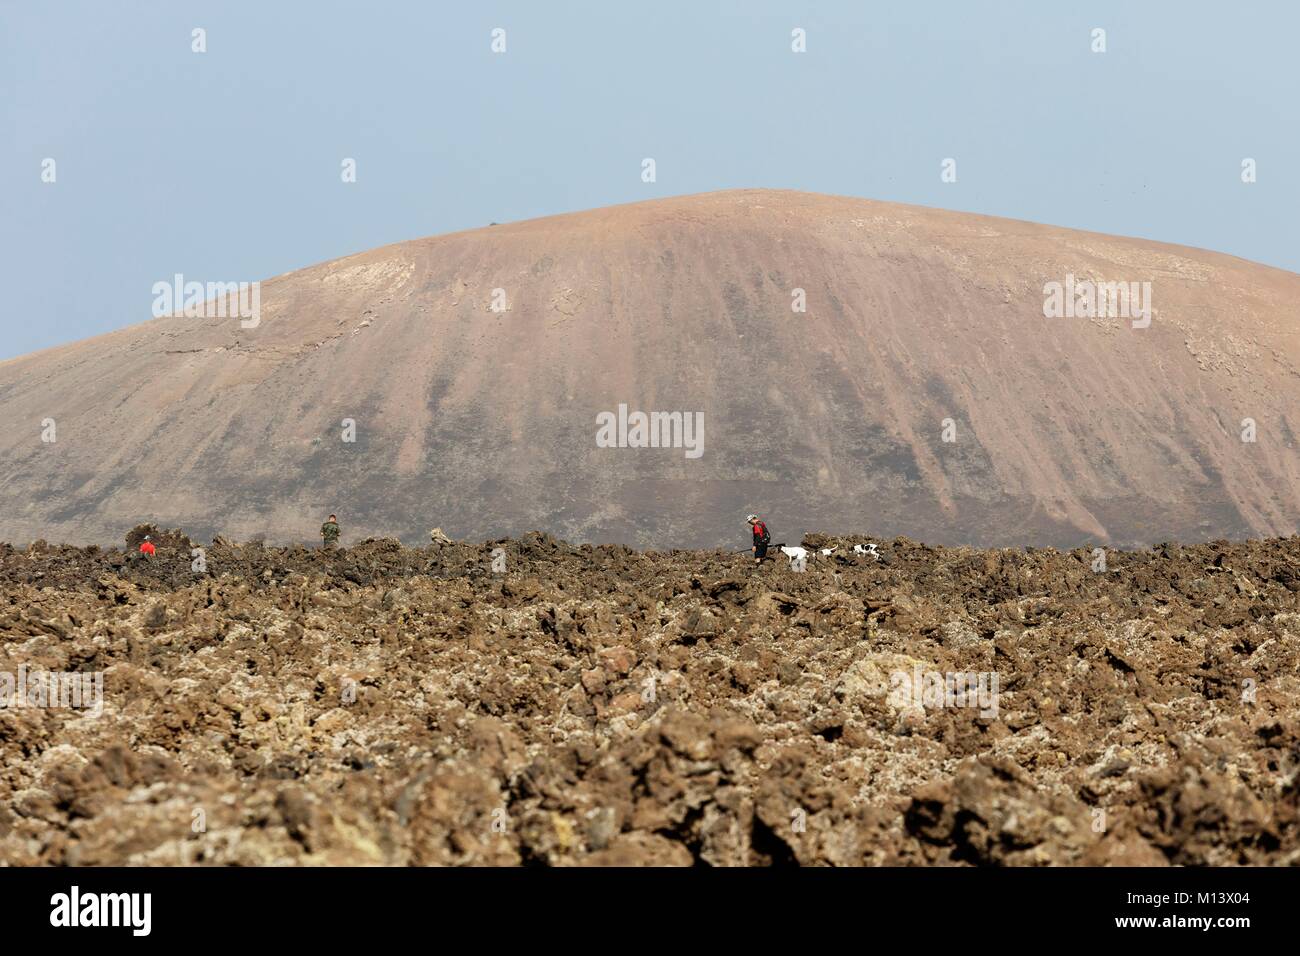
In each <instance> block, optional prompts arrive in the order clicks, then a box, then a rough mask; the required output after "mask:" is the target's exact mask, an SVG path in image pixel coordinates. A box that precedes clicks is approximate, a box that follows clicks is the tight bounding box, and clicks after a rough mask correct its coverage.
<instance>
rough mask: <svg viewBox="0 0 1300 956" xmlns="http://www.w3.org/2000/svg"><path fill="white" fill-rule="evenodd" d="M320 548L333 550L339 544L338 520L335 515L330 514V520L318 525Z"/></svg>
mask: <svg viewBox="0 0 1300 956" xmlns="http://www.w3.org/2000/svg"><path fill="white" fill-rule="evenodd" d="M320 536H321V548H322V549H323V550H325V551H333V550H334V549H335V548H337V547H338V546H339V522H338V516H337V515H330V520H329V521H326V522H325V523H324V524H323V525H321V526H320Z"/></svg>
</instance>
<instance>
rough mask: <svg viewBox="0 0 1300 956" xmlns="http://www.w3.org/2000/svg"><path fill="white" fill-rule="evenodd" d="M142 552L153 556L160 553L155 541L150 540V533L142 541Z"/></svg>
mask: <svg viewBox="0 0 1300 956" xmlns="http://www.w3.org/2000/svg"><path fill="white" fill-rule="evenodd" d="M140 553H141V554H147V555H149V557H151V558H152V557H153V556H154V555H155V554H157V553H158V549H157V548H155V547H154V546H153V542H152V541H150V540H149V536H148V535H145V536H144V540H143V541H141V542H140Z"/></svg>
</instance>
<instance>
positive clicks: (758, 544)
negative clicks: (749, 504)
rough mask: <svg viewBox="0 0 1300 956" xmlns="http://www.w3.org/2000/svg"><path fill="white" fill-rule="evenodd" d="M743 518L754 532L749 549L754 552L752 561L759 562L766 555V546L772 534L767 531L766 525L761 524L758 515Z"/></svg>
mask: <svg viewBox="0 0 1300 956" xmlns="http://www.w3.org/2000/svg"><path fill="white" fill-rule="evenodd" d="M745 520H746V521H748V522H749V528H750V530H751V531H753V532H754V546H753V547H752V548H750V549H749V550H751V551H753V552H754V563H755V564H761V563H762V561H763V559H764V558H765V557H767V546H768V544H769V543H770V542H771V540H772V536H771V535H770V534H768V533H767V525H765V524H763V521H762V519H760V518H759V517H758V515H748V516H746V518H745Z"/></svg>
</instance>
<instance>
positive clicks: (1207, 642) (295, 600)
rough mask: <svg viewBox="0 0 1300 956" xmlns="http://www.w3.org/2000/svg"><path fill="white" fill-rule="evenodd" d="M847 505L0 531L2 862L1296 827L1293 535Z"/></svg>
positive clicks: (920, 849) (787, 861)
mask: <svg viewBox="0 0 1300 956" xmlns="http://www.w3.org/2000/svg"><path fill="white" fill-rule="evenodd" d="M146 531H152V532H153V534H154V539H155V541H157V542H158V543H159V551H158V555H157V557H156V558H154V559H152V560H149V559H146V558H144V557H142V556H140V555H138V554H136V553H134V545H135V544H136V542H138V540H139V539H140V537H141V536H142V535H143V534H144V533H145V532H146ZM868 540H869V539H868V538H866V537H863V536H856V537H854V536H842V537H832V536H825V535H809V536H807V537H806V538H805V542H804V543H805V544H807V545H809V546H815V547H832V546H834V547H836V548H837V550H836V551H835V552H834V553H833V554H831V555H829V556H825V557H823V556H820V555H819V556H818V557H817V558H816V559H815V560H811V561H809V563H808V565H807V570H806V571H805V572H803V573H799V572H796V571H793V570H791V568H790V566H789V563H788V562H787V561H786V560H785V559H784V558H782V557H780V556H779V555H778V558H777V560H776V561H771V562H768V563H766V564H764V565H763V566H761V567H759V568H755V567H754V565H753V563H752V561H751V560H749V559H748V557H747V555H744V554H728V553H726V552H723V551H678V552H658V553H656V552H636V551H632V550H629V549H626V548H623V547H617V546H589V545H583V546H572V545H569V544H566V543H564V542H562V541H559V540H556V539H554V538H552V537H550V536H548V535H545V534H536V533H535V534H530V535H526V536H524V537H522V538H519V539H515V540H503V541H495V542H486V543H483V544H466V543H460V542H444V543H440V544H431V545H429V546H428V547H425V548H420V549H411V548H404V547H402V546H401V545H400V544H398V543H397V542H396V541H392V540H367V541H364V542H362V543H360V544H356V545H354V546H350V547H347V548H345V549H341V550H339V551H337V552H333V553H322V552H320V551H315V550H309V549H306V548H302V547H289V548H272V547H265V546H263V545H261V544H259V543H248V544H233V543H230V542H227V541H224V540H222V539H220V538H218V539H216V540H215V541H213V542H212V543H211V544H210V545H207V546H206V547H205V551H206V553H205V555H204V560H205V562H206V569H205V570H202V571H196V570H194V569H193V565H192V560H193V559H192V554H191V547H192V545H191V542H190V541H189V540H188V539H186V538H185V537H184V536H183V535H182V534H181V533H179V532H159V531H158V530H157V529H153V528H146V527H144V526H141V527H139V528H136V529H135V530H134V531H132V532H131V534H130V535H128V537H127V550H125V551H124V550H117V549H108V550H104V549H100V548H97V547H88V548H76V547H66V546H52V545H47V544H45V543H44V542H39V541H38V542H36V543H34V544H32V545H31V546H30V547H28V548H26V549H25V550H24V549H18V548H14V547H10V546H7V545H0V589H2V595H3V597H2V599H0V671H2V672H8V673H10V674H16V673H17V672H18V669H19V668H20V666H25V668H26V669H27V671H28V672H32V671H53V672H66V671H79V672H102V676H103V712H102V714H101V715H100V716H98V717H96V716H92V715H91V714H90V713H88V712H85V711H82V710H77V709H71V708H51V707H30V706H28V707H24V706H18V704H19V703H21V702H20V701H17V700H16V699H11V700H7V701H0V704H7V705H8V706H3V707H0V862H3V863H6V864H11V865H40V864H79V865H104V864H128V865H137V864H138V865H181V864H185V865H191V864H216V865H220V864H239V865H265V864H327V865H334V864H358V865H368V864H386V865H407V864H410V865H462V864H468V865H492V866H517V865H553V866H566V865H642V864H644V865H691V864H704V865H713V866H746V865H827V864H829V865H1015V866H1019V865H1041V864H1054V865H1100V864H1134V865H1155V866H1160V865H1167V864H1185V865H1223V864H1228V865H1232V864H1267V865H1288V864H1289V865H1294V864H1297V863H1300V781H1298V780H1297V769H1298V768H1300V538H1297V537H1290V538H1283V539H1272V540H1268V541H1262V542H1246V543H1228V542H1226V541H1224V542H1213V543H1208V544H1200V545H1195V546H1178V545H1161V546H1159V547H1156V548H1154V549H1151V550H1145V551H1137V552H1124V551H1112V552H1108V553H1107V554H1106V555H1105V560H1106V568H1105V570H1104V571H1098V570H1094V567H1095V563H1096V558H1095V555H1094V554H1093V553H1092V552H1090V551H1086V550H1079V551H1073V552H1061V551H1056V550H1052V549H1029V550H1025V551H1018V550H972V549H962V548H934V547H927V546H925V545H922V544H918V543H915V542H913V541H910V540H908V539H905V538H897V539H894V540H892V541H883V542H879V545H880V551H881V554H882V555H883V559H882V560H880V561H876V560H874V559H872V558H871V557H869V556H862V555H856V554H854V553H853V552H852V545H853V544H854V543H865V542H867V541H868ZM498 548H499V549H501V551H500V552H499V553H501V554H504V558H505V567H506V570H505V571H504V573H497V572H494V571H493V570H492V566H493V552H494V550H495V549H498ZM498 567H499V560H498ZM917 672H937V673H939V674H948V673H959V672H960V673H981V674H985V675H989V674H992V675H996V679H997V681H998V690H999V694H998V698H997V707H996V713H995V714H990V713H988V711H987V710H981V709H979V708H976V707H972V706H936V705H935V701H933V700H930V701H925V700H922V701H921V703H920V705H919V706H918V704H917V702H916V701H912V700H899V699H898V695H896V694H895V693H893V686H894V685H893V683H892V682H893V680H894V677H893V675H896V674H900V673H917Z"/></svg>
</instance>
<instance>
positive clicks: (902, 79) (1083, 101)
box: [0, 0, 1300, 357]
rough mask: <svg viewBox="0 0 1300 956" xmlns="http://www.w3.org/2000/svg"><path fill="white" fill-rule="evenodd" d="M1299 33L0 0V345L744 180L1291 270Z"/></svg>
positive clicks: (794, 16) (1163, 10)
mask: <svg viewBox="0 0 1300 956" xmlns="http://www.w3.org/2000/svg"><path fill="white" fill-rule="evenodd" d="M195 27H203V28H205V29H206V31H207V47H208V49H207V52H206V53H203V54H197V53H193V52H191V30H192V29H193V28H195ZM494 27H502V28H504V29H505V30H506V31H507V32H506V39H507V52H506V53H505V54H502V55H494V54H493V53H492V51H491V49H490V42H491V36H490V33H491V30H492V29H493V28H494ZM794 27H802V28H804V29H805V30H806V31H807V37H808V40H807V45H808V51H807V53H804V54H795V53H792V52H791V50H790V43H791V39H790V31H791V30H792V29H793V28H794ZM1094 27H1103V28H1105V29H1106V31H1107V37H1106V39H1107V48H1108V49H1107V52H1106V53H1104V54H1094V53H1092V52H1091V50H1090V44H1091V37H1090V32H1091V30H1092V29H1093V28H1094ZM1298 33H1300V5H1297V4H1294V3H1289V2H1282V0H1275V2H1255V3H1252V2H1241V0H1238V2H1234V3H1226V2H1225V3H1216V4H1210V3H1195V2H1187V0H1176V2H1175V0H1168V2H1155V0H1145V2H1133V0H1122V2H1114V3H1102V2H1089V3H1064V2H1042V0H1038V2H1020V3H1017V2H970V0H960V2H959V0H949V2H933V3H923V2H915V0H908V2H904V3H885V2H879V3H876V2H871V3H867V2H829V0H816V2H813V0H809V2H803V3H799V2H775V0H773V2H755V0H743V2H742V0H736V2H716V3H713V2H708V0H691V2H656V3H631V2H591V3H579V2H567V0H555V2H543V0H527V2H519V3H492V2H474V3H470V2H465V3H450V2H384V0H366V2H348V3H343V2H328V0H316V2H310V3H308V2H286V0H275V2H270V0H247V2H246V0H221V2H215V0H213V2H181V0H157V2H143V0H122V2H117V3H106V2H103V0H84V2H59V0H47V2H37V0H0V222H3V232H2V233H0V282H3V284H4V288H5V293H6V294H5V296H4V305H3V312H2V313H0V331H2V332H3V339H2V341H0V357H9V356H13V355H17V354H21V353H23V352H27V351H31V350H33V349H37V348H43V347H45V346H48V345H53V344H57V343H60V342H66V341H71V340H73V339H77V338H82V337H85V336H88V335H93V334H97V333H100V332H104V331H108V330H110V329H113V328H117V327H120V326H124V325H128V324H131V323H134V322H138V321H142V320H144V319H147V318H148V317H149V314H150V306H151V303H152V300H153V296H152V293H151V286H152V285H153V283H154V282H156V281H159V280H167V279H170V277H171V276H172V275H173V274H174V273H176V272H180V273H183V274H184V275H185V276H186V278H188V279H197V280H201V281H207V280H214V281H238V280H252V279H264V278H268V277H270V276H273V275H277V274H279V273H282V272H287V271H290V270H292V269H297V268H300V267H303V266H307V265H311V264H312V263H316V262H320V261H323V260H327V259H331V258H335V257H337V256H342V255H346V254H349V253H352V252H357V251H360V250H363V249H367V248H370V247H373V246H377V245H382V244H385V243H389V242H396V241H399V240H402V239H410V238H414V237H417V236H425V235H432V234H436V233H440V232H448V231H452V230H456V229H463V228H469V227H474V226H480V225H485V224H487V223H488V222H491V221H498V222H503V221H508V220H513V219H524V218H530V217H534V216H541V215H546V214H549V213H556V212H567V211H571V210H577V209H584V208H590V207H595V206H604V205H608V204H611V203H623V202H632V201H636V200H639V199H648V198H653V197H656V196H668V195H677V194H682V193H692V192H702V191H706V190H713V189H724V188H730V187H741V186H771V187H787V188H794V189H805V190H812V191H817V192H827V193H840V194H845V195H852V196H864V197H869V198H877V199H889V200H895V201H900V202H909V203H918V204H922V205H929V206H942V207H946V208H950V209H962V210H970V211H975V212H981V213H989V214H994V215H1000V216H1009V217H1012V218H1018V219H1031V220H1035V221H1039V222H1048V223H1055V224H1059V225H1065V226H1074V227H1078V228H1084V229H1094V230H1099V231H1104V232H1112V233H1118V234H1122V235H1132V236H1142V237H1146V238H1152V239H1160V240H1165V241H1169V242H1178V243H1185V244H1187V245H1192V246H1200V247H1204V248H1209V249H1216V250H1220V251H1223V252H1229V253H1232V254H1235V255H1239V256H1243V257H1245V258H1248V259H1255V260H1258V261H1261V262H1266V263H1269V264H1271V265H1277V266H1281V267H1283V268H1287V269H1291V270H1293V271H1300V185H1298V183H1300V116H1298V112H1297V94H1300V53H1297V50H1296V37H1297V34H1298ZM647 156H651V157H654V158H655V160H656V162H657V165H658V181H657V182H656V183H653V184H646V183H643V182H642V181H641V177H640V171H641V166H640V164H641V160H642V158H643V157H647ZM948 156H951V157H955V158H956V159H957V163H958V167H957V169H958V181H957V182H956V183H949V184H945V183H941V182H940V178H939V164H940V161H941V160H942V159H943V158H944V157H948ZM46 157H51V158H53V159H55V161H56V162H57V177H58V179H57V182H56V183H54V184H46V183H42V182H41V163H42V160H43V159H45V158H46ZM344 157H353V158H355V159H356V161H357V164H358V166H357V172H358V181H357V182H356V183H355V184H344V183H342V182H341V181H340V163H341V161H342V160H343V158H344ZM1243 157H1253V158H1254V159H1256V160H1257V162H1258V177H1259V181H1258V182H1256V183H1255V184H1253V185H1243V184H1242V182H1241V179H1240V168H1241V160H1242V158H1243Z"/></svg>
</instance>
